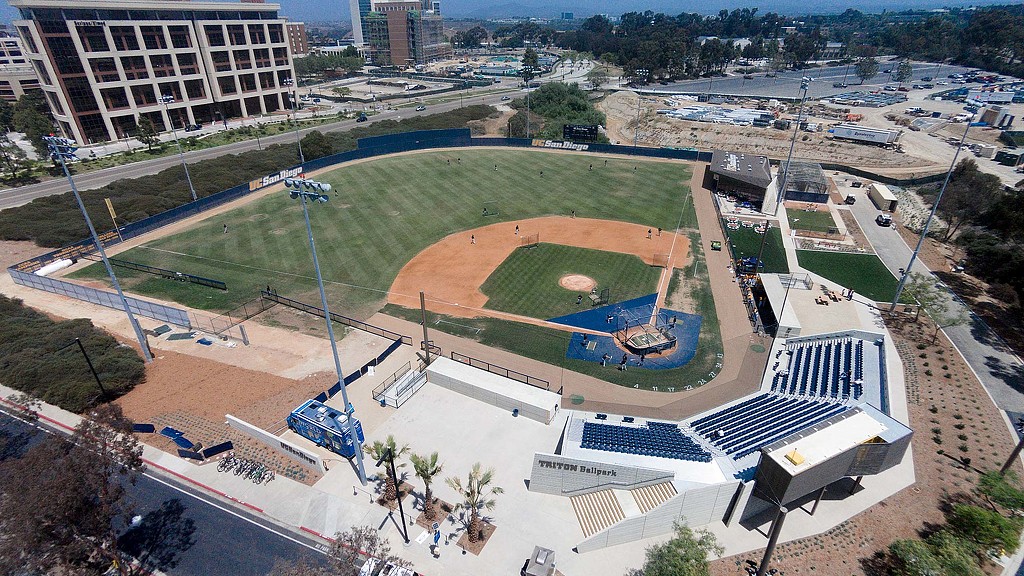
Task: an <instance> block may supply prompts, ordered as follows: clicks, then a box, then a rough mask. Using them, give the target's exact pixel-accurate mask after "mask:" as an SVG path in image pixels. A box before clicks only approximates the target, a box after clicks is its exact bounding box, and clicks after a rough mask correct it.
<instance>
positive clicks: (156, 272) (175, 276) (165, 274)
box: [82, 254, 228, 290]
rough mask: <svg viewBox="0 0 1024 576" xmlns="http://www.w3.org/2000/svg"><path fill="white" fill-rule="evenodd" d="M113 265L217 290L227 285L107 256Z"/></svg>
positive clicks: (88, 257) (225, 288)
mask: <svg viewBox="0 0 1024 576" xmlns="http://www.w3.org/2000/svg"><path fill="white" fill-rule="evenodd" d="M82 257H83V258H85V259H86V260H92V261H94V262H99V261H100V259H99V258H98V257H97V256H95V255H93V254H83V255H82ZM107 260H109V261H110V263H111V264H113V265H114V266H119V267H121V268H127V269H128V270H137V271H139V272H145V273H146V274H153V275H155V276H162V277H164V278H166V279H168V280H178V281H180V282H189V283H191V284H199V285H200V286H206V287H209V288H216V289H217V290H227V289H228V285H227V284H225V283H223V282H221V281H220V280H211V279H210V278H203V277H202V276H195V275H192V274H186V273H184V272H175V271H174V270H167V269H166V268H157V267H156V266H150V265H148V264H139V263H138V262H131V261H129V260H119V259H117V258H107Z"/></svg>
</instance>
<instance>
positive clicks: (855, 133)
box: [830, 124, 902, 147]
mask: <svg viewBox="0 0 1024 576" xmlns="http://www.w3.org/2000/svg"><path fill="white" fill-rule="evenodd" d="M830 132H832V137H833V138H835V139H839V140H850V141H853V142H861V143H863V144H875V145H878V146H886V147H894V146H896V143H897V142H898V141H899V139H900V134H902V132H901V131H900V130H886V129H885V128H871V127H869V126H858V125H856V124H838V125H836V127H834V128H832V130H830Z"/></svg>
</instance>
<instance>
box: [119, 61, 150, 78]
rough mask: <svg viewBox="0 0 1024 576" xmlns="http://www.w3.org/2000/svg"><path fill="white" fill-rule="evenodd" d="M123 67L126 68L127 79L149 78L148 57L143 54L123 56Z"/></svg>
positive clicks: (125, 76)
mask: <svg viewBox="0 0 1024 576" xmlns="http://www.w3.org/2000/svg"><path fill="white" fill-rule="evenodd" d="M121 68H124V79H125V80H145V79H146V78H149V70H147V69H146V59H145V58H143V57H142V56H122V57H121Z"/></svg>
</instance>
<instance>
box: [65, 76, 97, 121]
mask: <svg viewBox="0 0 1024 576" xmlns="http://www.w3.org/2000/svg"><path fill="white" fill-rule="evenodd" d="M64 88H65V90H67V95H68V101H69V102H70V103H71V109H72V110H74V111H75V112H77V113H79V114H82V113H84V112H95V111H97V110H99V109H100V107H99V104H97V103H96V97H95V96H94V95H93V93H92V87H91V86H90V85H89V79H88V78H84V77H81V76H79V77H77V78H64Z"/></svg>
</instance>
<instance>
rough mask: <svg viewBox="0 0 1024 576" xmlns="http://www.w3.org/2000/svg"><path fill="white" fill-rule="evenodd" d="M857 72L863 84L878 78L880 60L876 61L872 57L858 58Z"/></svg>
mask: <svg viewBox="0 0 1024 576" xmlns="http://www.w3.org/2000/svg"><path fill="white" fill-rule="evenodd" d="M855 71H856V74H857V77H858V78H860V83H861V84H863V83H865V82H867V81H868V80H871V79H872V78H874V77H875V76H878V60H875V58H874V57H872V56H866V57H864V58H858V59H857V65H856V67H855Z"/></svg>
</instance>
